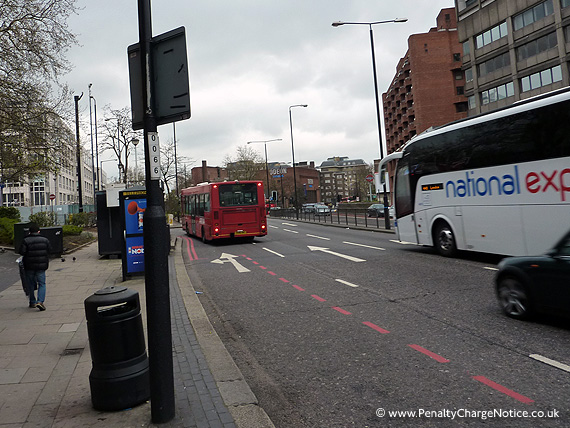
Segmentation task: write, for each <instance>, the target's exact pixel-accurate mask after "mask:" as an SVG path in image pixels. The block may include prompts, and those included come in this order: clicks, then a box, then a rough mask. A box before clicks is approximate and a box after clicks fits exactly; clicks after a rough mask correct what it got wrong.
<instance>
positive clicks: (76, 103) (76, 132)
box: [73, 92, 83, 213]
mask: <svg viewBox="0 0 570 428" xmlns="http://www.w3.org/2000/svg"><path fill="white" fill-rule="evenodd" d="M82 96H83V92H81V95H75V96H74V97H73V99H74V101H75V139H76V141H77V190H78V191H79V212H80V213H82V212H83V190H82V187H83V186H82V183H81V182H82V179H81V169H82V168H81V145H80V144H79V100H80V99H81V97H82Z"/></svg>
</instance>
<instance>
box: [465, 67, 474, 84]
mask: <svg viewBox="0 0 570 428" xmlns="http://www.w3.org/2000/svg"><path fill="white" fill-rule="evenodd" d="M465 81H466V82H472V81H473V68H468V69H467V70H465Z"/></svg>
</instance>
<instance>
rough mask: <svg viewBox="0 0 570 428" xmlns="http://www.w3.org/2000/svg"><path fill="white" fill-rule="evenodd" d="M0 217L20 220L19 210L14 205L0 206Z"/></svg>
mask: <svg viewBox="0 0 570 428" xmlns="http://www.w3.org/2000/svg"><path fill="white" fill-rule="evenodd" d="M0 218H11V219H12V220H17V221H21V218H20V210H18V208H15V207H0Z"/></svg>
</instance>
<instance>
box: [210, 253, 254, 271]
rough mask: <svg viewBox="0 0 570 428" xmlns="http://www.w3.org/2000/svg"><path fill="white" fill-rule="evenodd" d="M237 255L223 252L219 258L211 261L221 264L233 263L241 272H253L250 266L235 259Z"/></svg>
mask: <svg viewBox="0 0 570 428" xmlns="http://www.w3.org/2000/svg"><path fill="white" fill-rule="evenodd" d="M237 257H239V256H234V255H233V254H228V253H222V255H221V256H220V258H219V259H216V260H212V261H211V262H210V263H218V264H220V265H221V264H224V263H231V264H232V265H234V267H235V268H236V269H237V271H238V272H239V273H242V272H251V271H250V270H249V269H248V268H246V267H244V266H242V265H240V264H239V263H238V261H237V260H235V259H236V258H237Z"/></svg>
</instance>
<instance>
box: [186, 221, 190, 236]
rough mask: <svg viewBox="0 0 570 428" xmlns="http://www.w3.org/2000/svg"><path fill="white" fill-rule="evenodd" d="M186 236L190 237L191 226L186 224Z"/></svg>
mask: <svg viewBox="0 0 570 428" xmlns="http://www.w3.org/2000/svg"><path fill="white" fill-rule="evenodd" d="M186 235H188V236H190V225H189V224H188V223H186Z"/></svg>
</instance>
